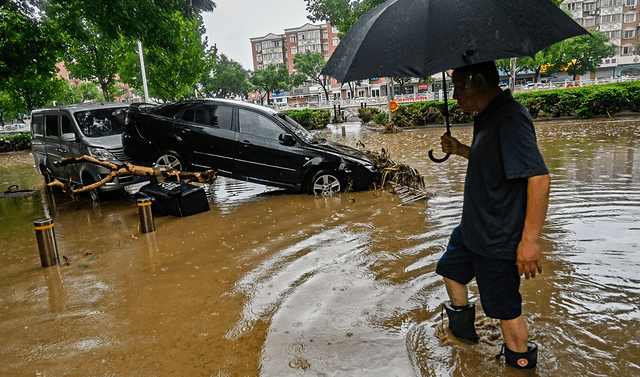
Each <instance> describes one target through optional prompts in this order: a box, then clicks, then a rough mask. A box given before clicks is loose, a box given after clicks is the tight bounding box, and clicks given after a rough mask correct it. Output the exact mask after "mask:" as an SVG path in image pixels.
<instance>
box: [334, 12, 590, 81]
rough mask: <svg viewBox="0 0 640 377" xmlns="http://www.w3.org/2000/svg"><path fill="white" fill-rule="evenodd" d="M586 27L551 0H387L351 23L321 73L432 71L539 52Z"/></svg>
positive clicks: (341, 77)
mask: <svg viewBox="0 0 640 377" xmlns="http://www.w3.org/2000/svg"><path fill="white" fill-rule="evenodd" d="M586 33H587V31H586V30H585V29H583V28H582V27H581V26H579V25H578V24H577V23H576V22H575V21H573V20H572V19H571V17H569V16H568V15H567V14H565V13H564V12H563V11H562V10H560V8H558V7H557V6H556V5H555V4H553V3H552V2H551V1H550V0H389V1H387V2H385V3H383V4H381V5H379V6H377V7H376V8H374V9H372V10H371V11H369V12H368V13H366V14H365V15H364V16H362V17H361V18H360V20H358V22H356V23H355V24H354V25H353V27H352V28H351V30H349V32H348V33H347V34H346V35H345V37H344V39H343V40H342V41H341V42H340V44H339V45H338V47H337V48H336V50H335V52H334V53H333V55H332V56H331V58H330V59H329V61H328V62H327V65H326V66H325V67H324V69H323V70H322V74H323V75H326V76H331V77H333V78H335V79H336V80H337V81H339V82H350V81H355V80H362V79H369V78H374V77H429V76H430V75H432V74H434V73H437V72H441V71H444V70H447V69H454V68H458V67H463V66H466V65H469V64H475V63H480V62H483V61H489V60H497V59H504V58H512V57H518V56H534V55H535V54H536V53H537V52H538V51H540V50H542V49H544V48H546V47H548V46H551V45H552V44H554V43H557V42H560V41H562V40H564V39H566V38H569V37H573V36H577V35H581V34H586Z"/></svg>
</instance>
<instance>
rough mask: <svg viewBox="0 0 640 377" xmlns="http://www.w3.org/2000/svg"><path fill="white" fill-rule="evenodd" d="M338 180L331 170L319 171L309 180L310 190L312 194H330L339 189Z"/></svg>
mask: <svg viewBox="0 0 640 377" xmlns="http://www.w3.org/2000/svg"><path fill="white" fill-rule="evenodd" d="M340 188H341V187H340V180H339V179H338V177H336V175H335V174H334V173H333V172H330V171H319V172H318V173H316V175H315V176H314V177H313V180H312V181H311V190H310V192H311V193H312V194H314V195H323V196H327V195H332V194H333V193H334V192H338V191H340Z"/></svg>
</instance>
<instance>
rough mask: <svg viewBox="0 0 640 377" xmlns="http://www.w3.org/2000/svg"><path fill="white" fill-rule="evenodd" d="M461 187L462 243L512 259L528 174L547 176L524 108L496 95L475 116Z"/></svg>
mask: <svg viewBox="0 0 640 377" xmlns="http://www.w3.org/2000/svg"><path fill="white" fill-rule="evenodd" d="M473 133H474V135H473V142H472V143H471V147H470V152H469V164H468V166H467V175H466V179H465V187H464V204H463V210H462V220H461V230H462V234H463V240H464V243H465V245H466V246H467V247H468V248H469V249H471V250H473V251H474V252H476V253H478V254H481V255H484V256H487V257H490V258H496V259H503V260H515V259H516V250H517V247H518V243H519V242H520V239H521V237H522V229H523V227H524V219H525V216H526V205H527V178H529V177H533V176H537V175H544V174H548V170H547V167H546V165H545V162H544V159H543V157H542V154H541V153H540V150H539V148H538V144H537V141H536V134H535V130H534V127H533V121H532V120H531V117H530V116H529V112H528V111H527V109H526V108H525V107H524V106H523V105H522V104H521V103H520V102H518V101H517V100H516V99H514V98H513V96H512V95H511V92H510V91H508V90H505V91H504V92H502V93H500V94H499V95H498V96H497V97H496V98H495V99H494V100H493V101H492V102H491V103H490V104H489V106H487V107H486V108H485V109H484V111H483V112H482V113H481V114H480V115H478V116H477V117H476V118H475V120H474V131H473Z"/></svg>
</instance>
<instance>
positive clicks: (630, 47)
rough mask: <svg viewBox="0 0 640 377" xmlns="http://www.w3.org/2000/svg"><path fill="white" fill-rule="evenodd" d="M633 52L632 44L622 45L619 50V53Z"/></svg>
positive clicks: (628, 53) (627, 53)
mask: <svg viewBox="0 0 640 377" xmlns="http://www.w3.org/2000/svg"><path fill="white" fill-rule="evenodd" d="M632 52H633V46H622V47H621V50H620V55H631V53H632Z"/></svg>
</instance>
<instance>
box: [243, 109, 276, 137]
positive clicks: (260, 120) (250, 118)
mask: <svg viewBox="0 0 640 377" xmlns="http://www.w3.org/2000/svg"><path fill="white" fill-rule="evenodd" d="M239 124H240V132H242V133H245V134H250V135H255V136H262V137H266V138H269V139H274V140H278V137H279V136H280V135H281V134H283V133H284V131H283V130H282V128H280V126H278V125H277V124H276V123H275V122H274V121H272V120H271V119H269V118H267V117H265V116H264V115H261V114H258V113H256V112H253V111H248V110H242V109H240V110H239Z"/></svg>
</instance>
